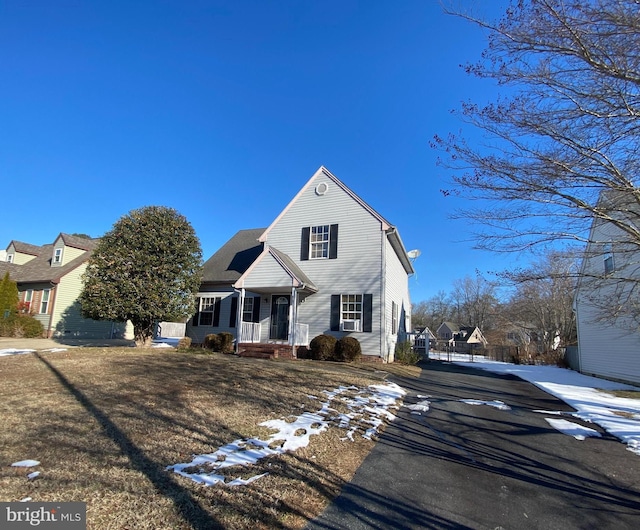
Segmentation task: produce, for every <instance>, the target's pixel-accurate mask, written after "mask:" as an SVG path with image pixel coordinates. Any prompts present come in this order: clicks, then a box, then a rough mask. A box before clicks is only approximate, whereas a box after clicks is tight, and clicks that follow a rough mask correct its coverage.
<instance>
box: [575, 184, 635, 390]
mask: <svg viewBox="0 0 640 530" xmlns="http://www.w3.org/2000/svg"><path fill="white" fill-rule="evenodd" d="M623 198H624V196H622V195H617V194H612V193H611V192H609V193H606V194H603V196H602V197H601V199H600V200H601V201H613V202H614V205H615V207H616V210H618V211H617V215H620V216H630V218H632V219H639V218H640V216H639V215H638V214H636V213H634V208H633V206H631V205H625V204H624V199H623ZM618 203H619V204H618ZM610 206H611V205H609V207H610ZM635 209H637V208H635ZM632 222H633V221H632ZM628 238H629V236H627V235H625V234H624V232H623V231H622V230H621V229H620V228H618V227H616V226H615V225H614V224H613V223H611V222H606V221H603V220H601V219H596V220H594V222H593V224H592V227H591V234H590V238H589V240H590V241H591V242H592V243H590V244H589V245H588V246H587V248H586V250H585V256H584V258H583V260H582V266H581V271H580V279H579V281H578V286H577V288H576V296H575V299H574V309H575V313H576V324H577V331H578V352H579V363H580V367H579V368H580V371H581V372H582V373H584V374H589V375H595V376H600V377H604V378H607V379H614V380H619V381H625V382H630V383H635V384H639V383H640V331H639V329H638V322H637V321H636V320H635V319H634V318H633V317H632V316H631V315H630V314H628V312H627V309H629V307H630V304H631V303H632V299H633V298H636V299H637V293H633V294H635V296H633V297H630V295H631V294H632V291H631V289H632V283H630V282H629V281H628V279H637V281H638V282H640V251H639V250H638V249H637V248H634V247H632V246H630V245H629V243H626V242H625V241H628ZM636 290H637V287H636ZM604 306H608V307H609V308H610V309H608V310H607V311H606V312H603V307H604ZM614 313H616V314H615V315H614Z"/></svg>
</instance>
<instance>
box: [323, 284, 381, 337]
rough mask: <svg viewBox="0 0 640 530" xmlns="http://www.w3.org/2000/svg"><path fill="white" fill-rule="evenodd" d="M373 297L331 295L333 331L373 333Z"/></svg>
mask: <svg viewBox="0 0 640 530" xmlns="http://www.w3.org/2000/svg"><path fill="white" fill-rule="evenodd" d="M372 312H373V295H371V294H360V293H349V294H334V295H331V323H330V329H331V331H347V332H350V331H363V332H367V333H370V332H371V331H372Z"/></svg>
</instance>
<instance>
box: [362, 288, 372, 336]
mask: <svg viewBox="0 0 640 530" xmlns="http://www.w3.org/2000/svg"><path fill="white" fill-rule="evenodd" d="M362 331H366V332H367V333H371V332H372V331H373V295H372V294H365V295H363V296H362Z"/></svg>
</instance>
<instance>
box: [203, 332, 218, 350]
mask: <svg viewBox="0 0 640 530" xmlns="http://www.w3.org/2000/svg"><path fill="white" fill-rule="evenodd" d="M221 345H222V341H221V340H220V336H219V335H218V334H217V333H210V334H209V335H207V336H206V337H205V338H204V347H205V348H206V349H207V350H213V351H220V346H221Z"/></svg>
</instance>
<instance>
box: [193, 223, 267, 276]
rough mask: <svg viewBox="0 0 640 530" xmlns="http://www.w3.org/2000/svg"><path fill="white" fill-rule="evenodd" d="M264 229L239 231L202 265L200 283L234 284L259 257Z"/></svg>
mask: <svg viewBox="0 0 640 530" xmlns="http://www.w3.org/2000/svg"><path fill="white" fill-rule="evenodd" d="M264 231H265V229H264V228H252V229H249V230H240V231H239V232H237V233H236V234H235V235H234V236H233V237H232V238H231V239H229V241H227V242H226V243H225V244H224V245H222V247H220V249H219V250H218V251H217V252H216V253H215V254H214V255H213V256H211V257H210V258H209V259H208V260H207V261H206V262H205V264H204V266H203V271H202V283H234V282H235V281H236V280H237V279H238V278H240V276H242V274H243V273H244V272H245V271H246V270H247V269H248V268H249V265H251V264H252V263H253V262H254V261H255V259H256V258H257V257H258V256H259V255H260V253H261V252H262V250H263V248H264V246H263V244H262V243H258V238H259V237H260V236H261V235H262V233H263V232H264Z"/></svg>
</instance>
